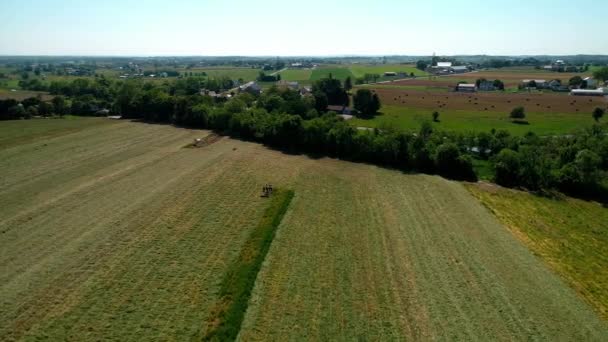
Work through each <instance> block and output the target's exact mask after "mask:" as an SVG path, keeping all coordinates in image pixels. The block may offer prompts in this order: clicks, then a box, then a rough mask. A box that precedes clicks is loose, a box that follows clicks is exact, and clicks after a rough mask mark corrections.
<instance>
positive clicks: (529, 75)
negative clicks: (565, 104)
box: [391, 71, 587, 87]
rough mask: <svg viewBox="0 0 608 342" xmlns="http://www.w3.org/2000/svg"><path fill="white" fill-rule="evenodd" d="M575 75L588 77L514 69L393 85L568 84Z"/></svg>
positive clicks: (508, 85)
mask: <svg viewBox="0 0 608 342" xmlns="http://www.w3.org/2000/svg"><path fill="white" fill-rule="evenodd" d="M574 76H580V77H583V78H584V77H586V76H587V75H586V74H582V73H567V72H561V73H556V72H542V71H539V72H533V71H529V72H514V71H479V72H471V73H466V74H457V75H449V76H441V77H435V78H432V79H430V78H425V77H421V78H417V79H412V80H402V81H396V82H392V83H391V84H393V85H404V86H428V87H454V86H456V84H458V82H459V81H467V82H470V83H474V82H475V81H476V80H478V79H480V78H485V79H488V80H501V81H503V82H504V83H505V87H516V86H517V85H519V84H520V83H521V81H522V80H525V79H530V80H533V79H536V80H539V79H540V80H547V81H550V80H555V79H558V80H561V81H562V83H563V84H567V83H568V80H570V79H571V78H572V77H574Z"/></svg>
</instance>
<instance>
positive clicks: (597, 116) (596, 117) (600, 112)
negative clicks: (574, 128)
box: [593, 107, 606, 122]
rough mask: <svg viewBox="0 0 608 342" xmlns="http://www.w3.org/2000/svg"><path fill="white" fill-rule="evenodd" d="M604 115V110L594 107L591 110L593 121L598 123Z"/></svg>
mask: <svg viewBox="0 0 608 342" xmlns="http://www.w3.org/2000/svg"><path fill="white" fill-rule="evenodd" d="M605 113H606V110H605V109H604V108H600V107H596V108H595V109H594V110H593V119H594V120H595V121H596V122H599V121H600V119H601V118H602V117H603V116H604V114H605Z"/></svg>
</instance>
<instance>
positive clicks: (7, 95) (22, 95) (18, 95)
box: [0, 89, 53, 101]
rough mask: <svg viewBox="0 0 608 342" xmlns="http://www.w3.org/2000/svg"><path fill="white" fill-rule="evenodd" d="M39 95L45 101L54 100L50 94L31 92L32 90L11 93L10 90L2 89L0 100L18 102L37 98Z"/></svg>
mask: <svg viewBox="0 0 608 342" xmlns="http://www.w3.org/2000/svg"><path fill="white" fill-rule="evenodd" d="M38 95H40V96H41V97H42V100H44V101H49V100H51V99H52V98H53V96H52V95H49V93H47V92H44V91H30V90H17V91H10V90H6V89H0V100H6V99H15V100H17V101H23V100H25V99H27V98H30V97H36V96H38Z"/></svg>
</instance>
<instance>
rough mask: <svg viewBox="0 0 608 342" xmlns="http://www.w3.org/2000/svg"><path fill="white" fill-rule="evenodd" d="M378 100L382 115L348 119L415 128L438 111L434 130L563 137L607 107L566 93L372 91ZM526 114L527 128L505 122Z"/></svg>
mask: <svg viewBox="0 0 608 342" xmlns="http://www.w3.org/2000/svg"><path fill="white" fill-rule="evenodd" d="M372 89H373V91H374V92H376V93H377V94H378V96H379V97H380V100H381V102H382V105H383V107H382V108H381V110H380V112H381V114H380V115H378V116H376V117H374V118H372V119H366V120H362V119H357V120H353V121H351V123H352V124H353V125H355V126H364V127H380V128H381V127H383V126H386V125H390V126H393V127H395V128H400V129H404V130H418V129H419V127H420V123H421V122H422V121H429V120H431V118H432V116H431V114H432V113H433V112H434V111H437V112H439V113H440V118H439V119H440V121H441V122H440V123H436V125H437V128H443V129H450V130H457V131H468V130H471V131H486V132H487V131H490V130H491V129H492V128H495V129H506V130H508V131H510V132H512V133H515V134H525V133H526V132H528V131H533V132H536V133H538V134H567V133H571V132H572V131H573V130H576V129H581V128H584V127H588V126H589V125H591V124H592V123H593V118H592V117H591V112H592V111H593V110H594V109H595V108H596V107H601V108H608V101H607V100H606V99H605V98H604V97H586V96H568V95H564V94H551V93H545V94H539V93H531V94H510V93H504V94H503V93H497V92H489V93H483V92H478V93H457V92H449V93H447V92H445V93H444V92H437V91H422V90H411V89H395V88H383V87H375V88H372ZM517 106H522V107H524V109H525V110H526V120H527V121H528V122H529V125H516V124H513V123H512V122H511V120H510V119H509V113H510V112H511V110H513V108H515V107H517Z"/></svg>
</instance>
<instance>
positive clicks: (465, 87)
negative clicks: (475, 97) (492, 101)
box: [456, 83, 477, 93]
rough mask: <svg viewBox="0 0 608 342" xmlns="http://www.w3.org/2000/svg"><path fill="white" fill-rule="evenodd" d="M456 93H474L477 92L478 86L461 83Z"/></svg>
mask: <svg viewBox="0 0 608 342" xmlns="http://www.w3.org/2000/svg"><path fill="white" fill-rule="evenodd" d="M456 91H459V92H462V93H474V92H476V91H477V86H476V85H475V84H468V83H461V84H459V85H458V87H456Z"/></svg>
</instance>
